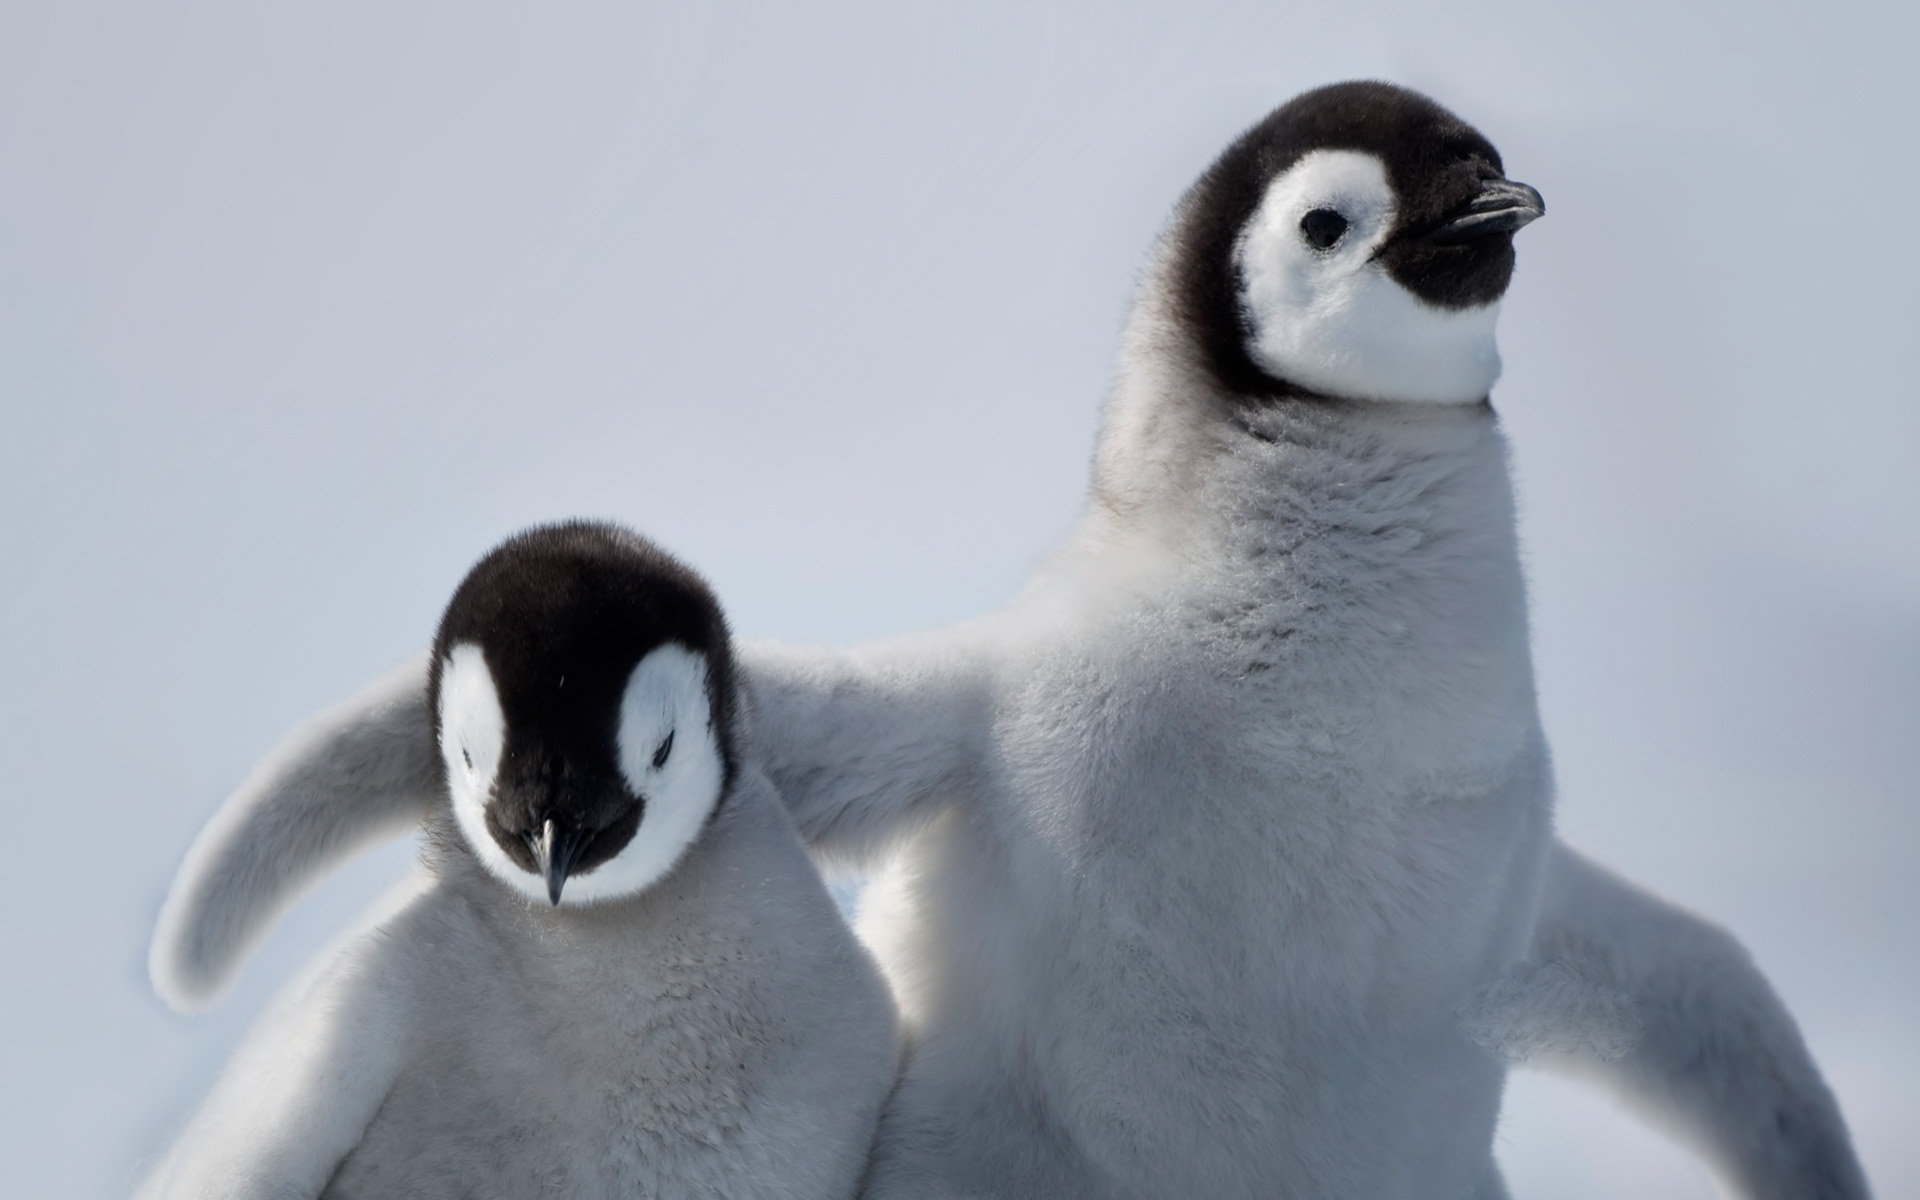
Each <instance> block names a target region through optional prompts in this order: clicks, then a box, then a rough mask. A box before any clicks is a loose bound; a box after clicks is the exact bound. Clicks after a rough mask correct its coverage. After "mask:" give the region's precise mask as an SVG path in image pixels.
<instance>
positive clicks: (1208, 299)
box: [1172, 83, 1544, 403]
mask: <svg viewBox="0 0 1920 1200" xmlns="http://www.w3.org/2000/svg"><path fill="white" fill-rule="evenodd" d="M1543 211H1544V206H1543V205H1542V203H1541V200H1540V195H1539V193H1538V192H1536V191H1534V190H1533V189H1532V188H1530V187H1527V186H1526V185H1525V184H1518V183H1512V182H1509V181H1508V180H1507V178H1506V176H1505V174H1504V167H1503V166H1502V164H1501V161H1500V154H1499V152H1498V151H1497V150H1495V149H1494V148H1493V145H1492V143H1490V142H1488V141H1487V139H1486V138H1484V137H1482V136H1481V135H1480V134H1479V133H1478V132H1476V131H1475V130H1474V129H1473V128H1472V127H1471V126H1469V125H1467V124H1466V123H1465V122H1463V121H1461V120H1460V119H1459V118H1458V117H1455V116H1454V115H1453V114H1452V113H1450V112H1448V111H1447V110H1446V109H1444V108H1441V107H1440V106H1439V105H1437V104H1435V103H1434V102H1433V101H1431V100H1428V99H1427V98H1426V97H1424V96H1421V95H1419V94H1417V93H1415V92H1410V91H1407V90H1406V89H1404V88H1399V87H1394V86H1392V85H1390V84H1383V83H1341V84H1333V85H1331V86H1328V87H1323V88H1317V89H1315V90H1313V91H1311V92H1307V93H1305V94H1303V95H1301V96H1298V97H1296V98H1295V99H1293V100H1292V101H1290V102H1288V103H1287V104H1285V105H1282V106H1281V107H1280V108H1278V109H1276V110H1275V111H1274V112H1273V113H1272V114H1271V115H1269V116H1268V117H1267V118H1266V119H1265V120H1263V121H1261V122H1260V123H1259V124H1258V125H1255V126H1254V127H1253V128H1252V129H1250V130H1248V131H1247V132H1246V133H1245V134H1244V135H1242V136H1241V138H1240V139H1239V140H1238V141H1236V142H1235V143H1234V144H1233V145H1232V146H1230V147H1228V148H1227V150H1226V151H1225V152H1224V153H1223V154H1222V155H1221V156H1220V157H1219V158H1218V159H1217V160H1216V161H1215V162H1214V164H1213V166H1212V167H1211V168H1209V169H1208V171H1207V172H1206V174H1205V175H1203V176H1202V177H1201V178H1200V180H1199V182H1197V183H1196V184H1194V186H1193V188H1192V190H1191V191H1189V192H1188V194H1187V196H1186V198H1185V199H1184V200H1183V201H1182V203H1181V206H1180V211H1179V215H1178V217H1177V219H1176V225H1175V229H1174V232H1173V235H1172V236H1173V239H1174V246H1173V252H1174V255H1175V259H1174V273H1173V278H1172V284H1173V286H1174V287H1175V288H1177V289H1178V295H1177V296H1176V298H1175V299H1176V306H1175V311H1176V312H1177V314H1178V317H1179V319H1180V320H1181V321H1182V322H1183V323H1184V324H1185V325H1186V326H1187V328H1188V331H1189V333H1190V334H1191V335H1192V336H1194V337H1195V338H1196V340H1197V341H1198V342H1199V345H1200V349H1201V352H1202V359H1203V361H1204V363H1205V365H1206V366H1207V367H1208V369H1210V370H1211V372H1212V373H1213V374H1214V376H1215V377H1216V378H1217V379H1218V380H1219V382H1220V383H1221V384H1222V385H1223V386H1224V387H1225V388H1226V389H1227V390H1228V391H1230V392H1233V393H1236V394H1239V395H1241V396H1244V397H1247V398H1250V399H1265V398H1270V397H1276V396H1287V395H1296V396H1298V395H1304V396H1317V397H1325V398H1335V397H1337V398H1345V399H1372V400H1399V401H1428V402H1438V403H1473V402H1477V401H1479V400H1482V399H1484V398H1485V397H1486V395H1487V393H1488V391H1489V389H1490V388H1491V387H1492V386H1493V383H1494V380H1495V379H1496V378H1498V376H1499V373H1500V357H1499V353H1498V351H1497V349H1496V348H1495V345H1494V322H1495V318H1496V316H1497V314H1498V309H1499V301H1500V297H1501V296H1502V295H1503V294H1504V293H1505V292H1506V289H1507V284H1508V282H1509V280H1510V279H1511V278H1512V275H1513V262H1514V256H1513V233H1514V231H1515V230H1518V229H1519V228H1521V227H1522V226H1524V225H1526V224H1527V223H1528V222H1530V221H1532V220H1533V219H1534V218H1536V217H1538V216H1540V215H1541V213H1542V212H1543Z"/></svg>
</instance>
